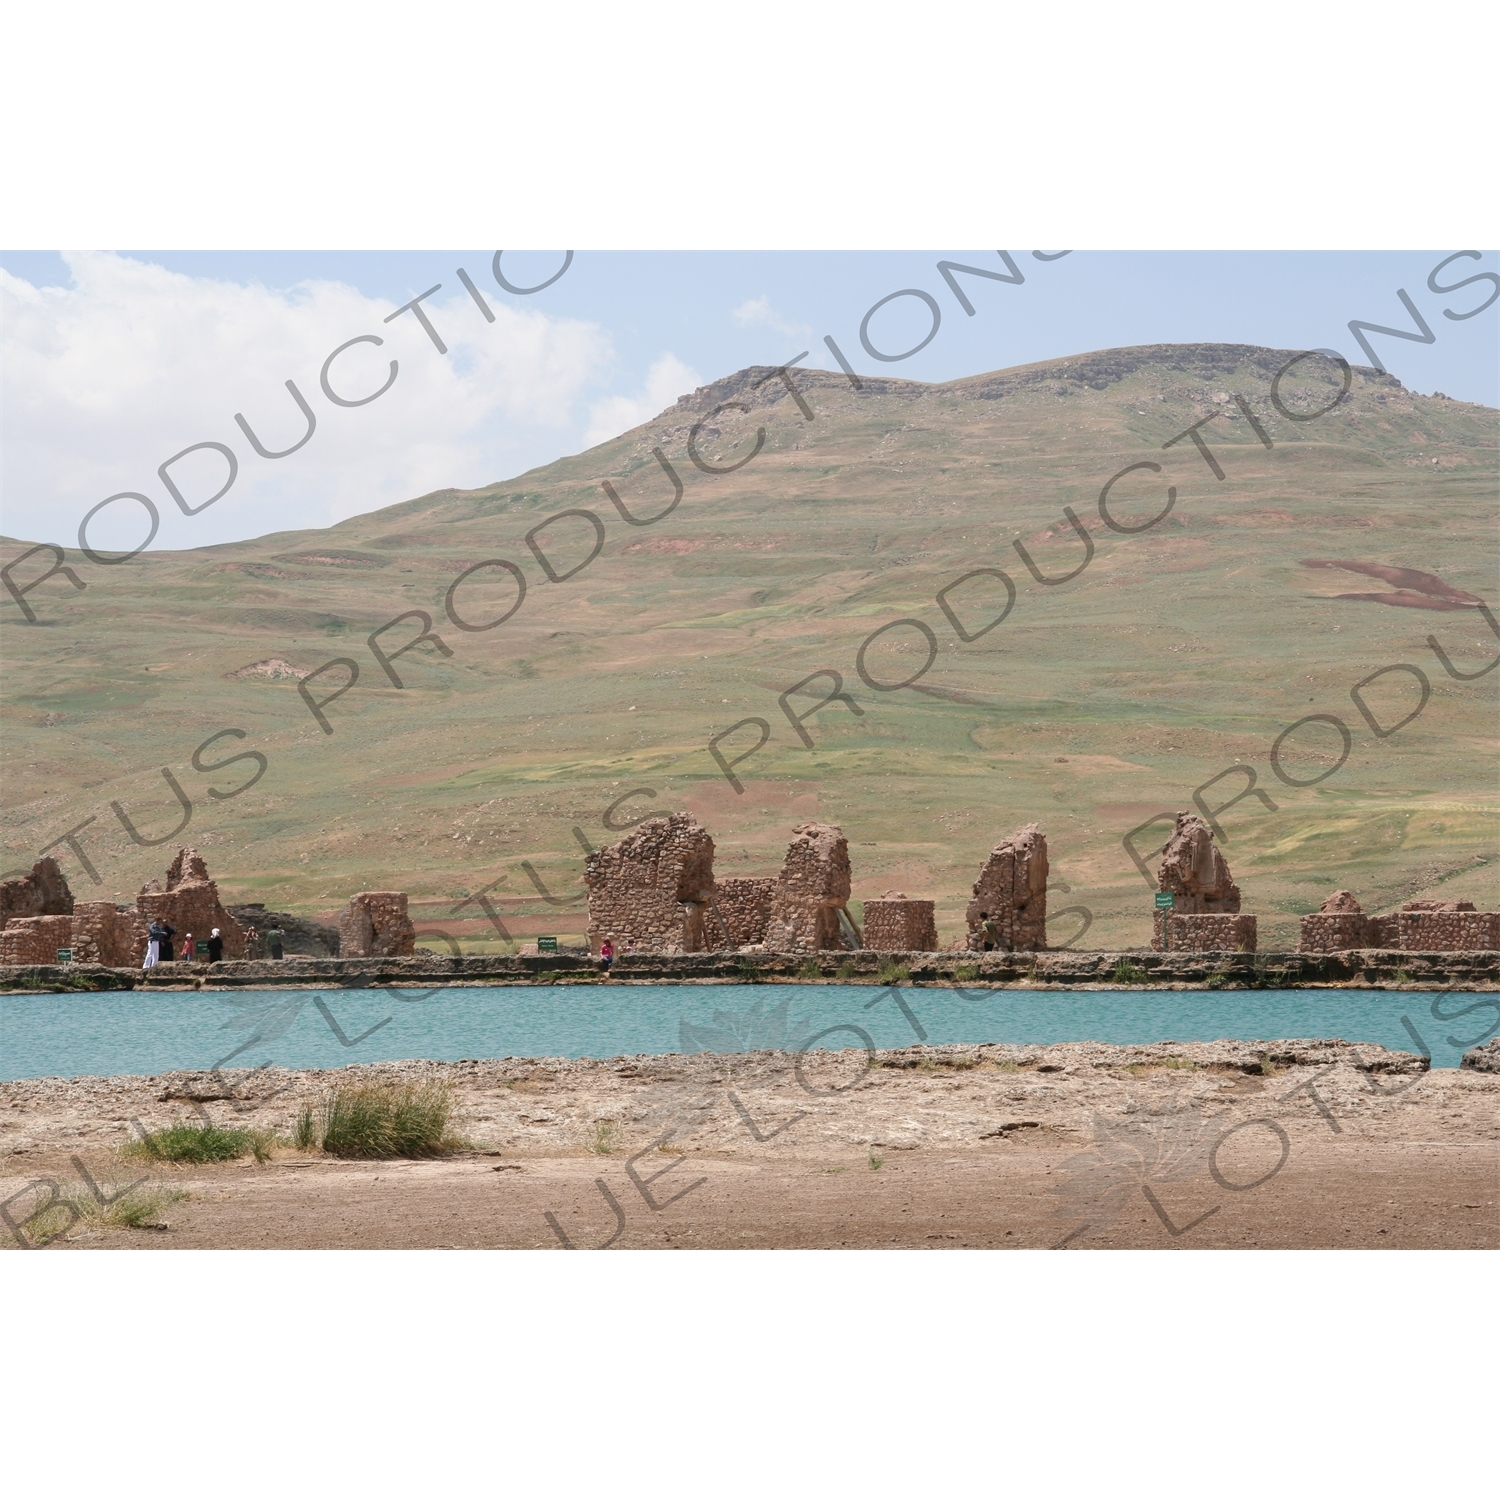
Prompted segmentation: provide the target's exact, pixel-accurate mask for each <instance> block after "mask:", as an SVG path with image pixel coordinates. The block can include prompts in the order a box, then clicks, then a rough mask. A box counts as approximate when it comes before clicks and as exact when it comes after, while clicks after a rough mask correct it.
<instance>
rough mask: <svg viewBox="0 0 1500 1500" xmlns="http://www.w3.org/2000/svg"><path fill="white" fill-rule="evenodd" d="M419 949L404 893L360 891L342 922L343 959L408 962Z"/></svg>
mask: <svg viewBox="0 0 1500 1500" xmlns="http://www.w3.org/2000/svg"><path fill="white" fill-rule="evenodd" d="M261 935H262V937H264V935H265V934H264V933H262V934H261ZM416 945H417V930H416V928H415V927H413V926H412V922H411V918H410V917H409V916H407V914H406V892H405V891H361V892H360V893H359V894H358V895H357V896H351V897H350V898H349V905H348V908H347V909H346V910H345V911H344V913H343V915H342V916H340V918H339V954H340V956H341V957H343V958H406V957H409V956H410V955H411V954H412V953H414V952H415V951H416Z"/></svg>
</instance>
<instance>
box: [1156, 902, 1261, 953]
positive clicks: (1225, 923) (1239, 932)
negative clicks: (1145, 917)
mask: <svg viewBox="0 0 1500 1500" xmlns="http://www.w3.org/2000/svg"><path fill="white" fill-rule="evenodd" d="M1155 915H1156V920H1155V921H1154V922H1153V924H1152V933H1151V947H1152V950H1153V951H1154V952H1156V953H1161V952H1163V951H1169V952H1172V953H1254V952H1255V918H1254V917H1252V916H1249V915H1247V914H1245V913H1242V912H1233V913H1230V912H1215V913H1193V914H1190V915H1187V916H1183V915H1181V914H1179V913H1178V912H1175V911H1174V912H1171V913H1168V912H1164V911H1158V912H1157V913H1156V914H1155ZM1167 916H1170V917H1171V919H1172V927H1171V943H1170V945H1166V944H1164V942H1163V939H1164V937H1165V936H1166V928H1165V924H1164V922H1163V918H1165V917H1167Z"/></svg>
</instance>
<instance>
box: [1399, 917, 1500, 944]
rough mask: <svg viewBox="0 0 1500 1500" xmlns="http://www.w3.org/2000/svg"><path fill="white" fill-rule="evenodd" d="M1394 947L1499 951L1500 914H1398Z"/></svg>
mask: <svg viewBox="0 0 1500 1500" xmlns="http://www.w3.org/2000/svg"><path fill="white" fill-rule="evenodd" d="M1396 932H1397V936H1398V939H1399V941H1398V943H1397V947H1400V948H1405V949H1408V950H1410V951H1411V952H1413V953H1475V952H1482V951H1483V950H1485V949H1488V948H1500V913H1497V912H1492V911H1398V912H1397V913H1396Z"/></svg>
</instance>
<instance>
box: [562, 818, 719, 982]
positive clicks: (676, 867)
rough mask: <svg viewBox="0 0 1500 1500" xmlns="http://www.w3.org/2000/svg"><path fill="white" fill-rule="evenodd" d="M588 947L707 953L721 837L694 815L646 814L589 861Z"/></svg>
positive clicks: (586, 864)
mask: <svg viewBox="0 0 1500 1500" xmlns="http://www.w3.org/2000/svg"><path fill="white" fill-rule="evenodd" d="M583 880H584V884H585V885H586V886H587V887H588V893H589V929H588V942H589V951H590V952H592V953H597V952H598V951H599V945H600V944H601V943H602V942H603V941H604V940H605V938H612V939H613V940H614V944H615V948H616V951H618V952H621V953H624V952H625V951H627V950H628V949H629V948H630V947H632V946H633V947H634V948H635V949H636V951H637V952H639V953H701V952H702V951H703V950H704V949H705V948H707V947H710V946H711V944H710V943H709V941H708V935H707V930H706V924H705V918H706V916H707V913H708V909H709V902H710V900H711V899H712V898H713V894H714V841H713V839H712V838H710V837H709V834H708V830H707V829H705V828H700V827H699V826H698V820H697V819H696V818H695V817H694V816H693V815H692V814H691V813H671V814H669V815H667V816H666V817H661V818H647V819H646V820H645V821H644V822H642V823H640V824H638V825H637V826H636V827H635V828H634V829H633V830H632V831H631V832H630V833H628V834H626V836H625V837H624V838H622V839H621V840H620V841H619V843H617V844H606V845H605V847H604V848H602V849H596V850H595V851H594V852H593V853H592V854H590V855H589V856H588V858H587V860H585V862H584V874H583Z"/></svg>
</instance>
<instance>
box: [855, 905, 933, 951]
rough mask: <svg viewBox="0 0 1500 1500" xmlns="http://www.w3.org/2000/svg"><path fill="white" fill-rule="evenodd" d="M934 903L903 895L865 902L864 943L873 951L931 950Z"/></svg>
mask: <svg viewBox="0 0 1500 1500" xmlns="http://www.w3.org/2000/svg"><path fill="white" fill-rule="evenodd" d="M934 910H935V907H934V903H933V902H931V901H912V900H910V899H908V898H907V897H905V896H885V897H883V898H882V899H881V900H879V901H866V902H865V931H864V939H865V947H866V948H869V949H871V950H873V951H874V952H877V953H912V952H915V953H935V952H936V951H937V945H938V941H937V919H936V917H935V916H934Z"/></svg>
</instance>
